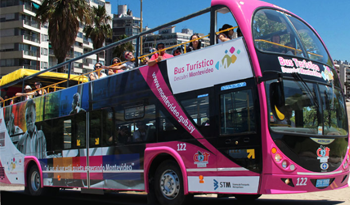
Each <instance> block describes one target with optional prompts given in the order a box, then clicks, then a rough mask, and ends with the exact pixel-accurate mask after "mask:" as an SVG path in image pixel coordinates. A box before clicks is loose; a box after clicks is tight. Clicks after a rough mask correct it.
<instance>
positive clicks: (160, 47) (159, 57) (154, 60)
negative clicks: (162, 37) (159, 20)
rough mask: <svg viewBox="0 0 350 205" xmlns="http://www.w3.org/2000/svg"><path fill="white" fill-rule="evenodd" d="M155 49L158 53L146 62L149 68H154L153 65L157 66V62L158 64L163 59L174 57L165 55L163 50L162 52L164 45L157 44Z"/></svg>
mask: <svg viewBox="0 0 350 205" xmlns="http://www.w3.org/2000/svg"><path fill="white" fill-rule="evenodd" d="M156 48H157V51H159V52H158V53H155V54H153V56H152V57H151V59H150V60H149V61H148V65H149V66H154V65H155V64H157V63H158V62H160V61H162V60H164V59H167V58H171V57H174V56H173V55H170V54H167V53H166V52H165V50H163V49H164V48H165V45H164V43H158V44H157V46H156ZM160 50H162V51H160Z"/></svg>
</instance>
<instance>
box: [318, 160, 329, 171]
mask: <svg viewBox="0 0 350 205" xmlns="http://www.w3.org/2000/svg"><path fill="white" fill-rule="evenodd" d="M328 167H329V165H328V163H326V162H324V163H322V164H321V165H320V168H321V169H322V170H326V169H328Z"/></svg>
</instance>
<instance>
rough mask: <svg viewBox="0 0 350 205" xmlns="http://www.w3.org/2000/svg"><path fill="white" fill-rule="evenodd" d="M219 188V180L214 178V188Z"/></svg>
mask: <svg viewBox="0 0 350 205" xmlns="http://www.w3.org/2000/svg"><path fill="white" fill-rule="evenodd" d="M218 188H219V182H218V181H216V180H215V179H214V190H217V189H218Z"/></svg>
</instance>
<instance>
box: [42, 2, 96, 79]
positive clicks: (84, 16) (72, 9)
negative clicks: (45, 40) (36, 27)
mask: <svg viewBox="0 0 350 205" xmlns="http://www.w3.org/2000/svg"><path fill="white" fill-rule="evenodd" d="M89 15H90V6H89V5H88V4H87V3H86V1H85V0H44V1H43V3H42V5H41V6H40V8H39V9H38V11H37V13H36V17H37V18H39V19H40V22H41V23H46V22H48V23H49V29H48V33H49V39H50V42H51V45H52V49H53V52H54V54H55V56H56V58H57V60H58V63H62V62H64V61H65V58H66V55H67V53H68V51H69V50H70V49H71V47H72V46H73V45H74V42H75V38H76V36H77V34H78V31H79V22H83V23H90V22H89V20H90V18H89ZM59 71H61V72H63V68H61V69H60V70H59Z"/></svg>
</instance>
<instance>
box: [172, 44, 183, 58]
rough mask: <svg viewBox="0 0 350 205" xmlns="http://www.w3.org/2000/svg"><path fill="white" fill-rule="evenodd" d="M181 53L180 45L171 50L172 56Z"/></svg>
mask: <svg viewBox="0 0 350 205" xmlns="http://www.w3.org/2000/svg"><path fill="white" fill-rule="evenodd" d="M181 54H182V48H181V47H180V46H178V47H176V48H174V50H173V56H178V55H181Z"/></svg>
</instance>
